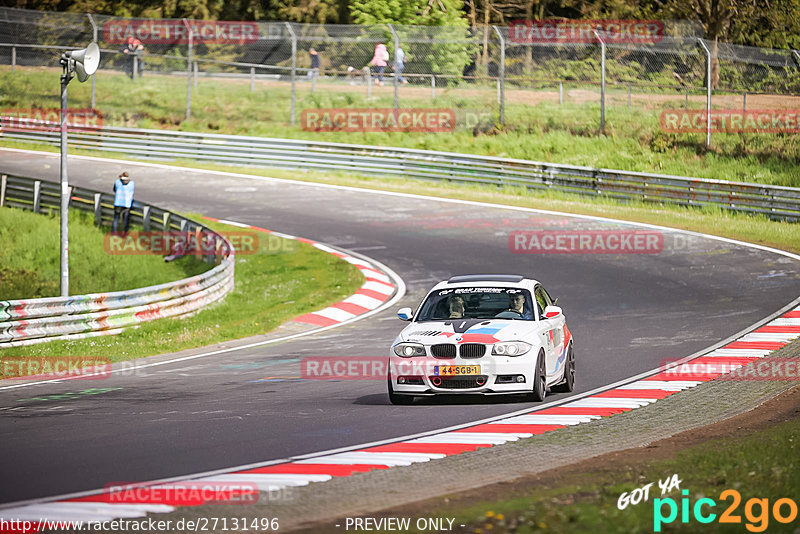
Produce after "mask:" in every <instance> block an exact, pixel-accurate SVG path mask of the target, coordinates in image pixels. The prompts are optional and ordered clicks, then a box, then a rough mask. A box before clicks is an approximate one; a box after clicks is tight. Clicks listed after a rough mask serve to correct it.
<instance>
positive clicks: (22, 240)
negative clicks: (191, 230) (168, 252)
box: [0, 208, 209, 300]
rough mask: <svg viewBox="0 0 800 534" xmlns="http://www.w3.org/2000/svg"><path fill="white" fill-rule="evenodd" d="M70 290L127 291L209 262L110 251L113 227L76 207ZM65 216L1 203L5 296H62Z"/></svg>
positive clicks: (0, 290) (1, 292)
mask: <svg viewBox="0 0 800 534" xmlns="http://www.w3.org/2000/svg"><path fill="white" fill-rule="evenodd" d="M69 218H70V228H69V251H70V280H69V282H70V286H69V287H70V294H72V295H83V294H87V293H100V292H111V291H123V290H126V289H134V288H137V287H145V286H152V285H157V284H162V283H165V282H172V281H174V280H180V279H181V278H187V277H189V276H194V275H196V274H200V273H202V272H204V271H207V270H208V269H209V266H208V264H206V263H203V262H201V261H198V260H196V259H195V258H194V257H190V256H187V257H184V258H181V259H179V260H177V261H174V262H171V263H164V260H163V258H162V257H161V256H151V255H140V256H132V255H109V254H107V253H106V252H105V249H104V248H103V236H104V235H105V233H106V232H108V231H109V229H108V228H98V227H96V226H94V224H93V219H92V216H91V215H90V214H87V213H84V212H79V211H71V212H70V217H69ZM59 228H60V227H59V219H58V217H57V216H51V215H44V214H41V215H37V214H35V213H32V212H30V211H23V210H19V209H14V208H0V300H16V299H28V298H39V297H57V296H59V295H60V286H59V283H60V275H59V263H60V257H59V236H60V233H59Z"/></svg>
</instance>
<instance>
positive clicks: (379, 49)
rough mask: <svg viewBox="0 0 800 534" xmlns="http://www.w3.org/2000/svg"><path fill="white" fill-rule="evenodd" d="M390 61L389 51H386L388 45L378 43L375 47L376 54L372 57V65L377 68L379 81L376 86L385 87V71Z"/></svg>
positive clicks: (376, 81)
mask: <svg viewBox="0 0 800 534" xmlns="http://www.w3.org/2000/svg"><path fill="white" fill-rule="evenodd" d="M388 61H389V51H388V50H386V45H385V44H383V43H378V44H376V45H375V54H374V55H373V56H372V60H371V61H370V62H369V64H370V65H372V66H374V67H375V72H376V74H377V76H378V79H377V80H375V84H376V85H383V71H384V70H385V69H386V65H388Z"/></svg>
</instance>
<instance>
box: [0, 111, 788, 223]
mask: <svg viewBox="0 0 800 534" xmlns="http://www.w3.org/2000/svg"><path fill="white" fill-rule="evenodd" d="M0 121H4V118H3V117H0ZM2 124H3V122H0V125H2ZM5 124H8V123H7V122H6V123H5ZM17 124H19V120H17ZM32 126H33V125H32ZM42 126H43V125H42V124H37V125H35V127H36V128H35V129H34V128H33V127H32V128H31V129H24V130H20V129H17V130H15V131H11V130H8V129H5V130H2V129H1V128H0V138H5V139H11V140H14V141H17V142H29V143H46V144H51V145H57V144H58V143H59V142H60V139H59V133H58V125H47V127H46V128H43V127H42ZM48 129H49V130H52V131H46V130H48ZM69 144H70V147H72V148H80V149H85V150H93V151H102V152H109V153H120V154H125V155H127V156H132V157H137V158H145V159H158V160H164V159H184V160H186V159H190V160H196V161H201V162H209V163H218V164H232V165H252V166H262V167H264V166H266V167H279V168H287V169H318V170H335V171H348V172H356V173H362V174H371V175H374V174H381V175H389V176H408V177H411V178H423V179H429V180H442V181H455V182H468V183H484V184H493V185H498V186H501V185H506V186H517V187H525V188H528V189H552V190H555V191H562V192H569V193H577V194H581V195H590V196H601V197H609V198H616V199H623V200H643V201H650V202H660V203H670V204H679V205H687V206H715V207H719V208H724V209H728V210H733V211H740V212H748V213H760V214H763V215H766V216H768V217H770V218H773V219H781V220H790V221H798V220H800V188H792V187H780V186H771V185H762V184H754V183H746V182H730V181H725V180H709V179H702V178H684V177H680V176H670V175H664V174H648V173H643V172H629V171H617V170H608V169H593V168H591V167H580V166H576V165H559V164H552V163H540V162H535V161H527V160H518V159H505V158H499V157H491V156H477V155H471V154H459V153H452V152H435V151H428V150H415V149H406V148H391V147H379V146H363V145H349V144H342V143H323V142H315V141H304V140H293V139H272V138H262V137H245V136H233V135H221V134H201V133H190V132H174V131H163V130H142V129H133V128H111V127H106V128H103V129H96V130H81V129H71V132H70V137H69Z"/></svg>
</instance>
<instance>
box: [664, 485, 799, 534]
mask: <svg viewBox="0 0 800 534" xmlns="http://www.w3.org/2000/svg"><path fill="white" fill-rule="evenodd" d="M681 493H682V494H683V498H682V499H681V504H680V508H679V506H678V503H676V502H675V499H672V498H670V497H667V498H664V499H653V531H655V532H661V525H668V524H670V523H672V522H673V521H675V520H676V519H677V518H678V512H679V511H680V514H681V523H684V524H685V523H689V522H690V521H691V517H690V513H691V515H692V516H694V520H695V521H697V522H698V523H711V522H713V521H714V520H715V519H716V518H717V514H715V513H713V512H712V511H711V510H712V509H713V508H715V507H716V506H717V503H716V501H714V499H709V498H702V499H697V501H695V503H694V506H692V505H691V504H689V490H683V491H682V492H681ZM719 499H720V500H721V501H727V500H728V499H730V500H731V503H730V505H729V506H728V507H727V508H726V509H725V511H724V512H723V513H722V515H720V516H719V520H718V521H719V523H734V524H741V523H742V517H741V516H740V515H738V514H737V513H736V510H737V509H738V508H739V505H740V504H741V503H742V495H741V494H740V493H739V492H738V491H736V490H734V489H728V490H725V491H723V492H722V493H720V494H719ZM769 504H770V502H769V499H758V498H755V497H754V498H752V499H748V501H747V502H746V503H745V504H744V517H745V519H746V520H747V523H745V528H746V529H747V530H748V531H750V532H764V531H765V530H767V527H768V526H769V518H770V511H771V512H772V514H771V515H772V516H773V517H774V518H775V521H777V522H778V523H783V524H787V523H791V522H792V521H794V520H795V519H797V503H796V502H794V501H793V500H792V499H788V498H785V497H784V498H782V499H777V500H775V502H774V503H773V504H772V508H771V509H770V506H769ZM665 508H666V510H665ZM665 511H666V513H667V515H664V513H665Z"/></svg>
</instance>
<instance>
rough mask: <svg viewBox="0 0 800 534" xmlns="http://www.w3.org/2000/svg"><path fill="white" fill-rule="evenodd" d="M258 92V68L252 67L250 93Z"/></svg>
mask: <svg viewBox="0 0 800 534" xmlns="http://www.w3.org/2000/svg"><path fill="white" fill-rule="evenodd" d="M255 90H256V68H255V67H250V92H251V93H252V92H253V91H255Z"/></svg>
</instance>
